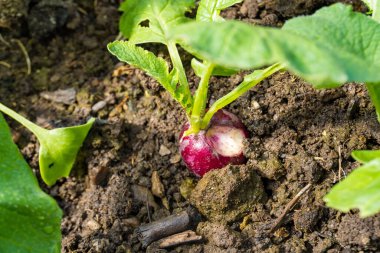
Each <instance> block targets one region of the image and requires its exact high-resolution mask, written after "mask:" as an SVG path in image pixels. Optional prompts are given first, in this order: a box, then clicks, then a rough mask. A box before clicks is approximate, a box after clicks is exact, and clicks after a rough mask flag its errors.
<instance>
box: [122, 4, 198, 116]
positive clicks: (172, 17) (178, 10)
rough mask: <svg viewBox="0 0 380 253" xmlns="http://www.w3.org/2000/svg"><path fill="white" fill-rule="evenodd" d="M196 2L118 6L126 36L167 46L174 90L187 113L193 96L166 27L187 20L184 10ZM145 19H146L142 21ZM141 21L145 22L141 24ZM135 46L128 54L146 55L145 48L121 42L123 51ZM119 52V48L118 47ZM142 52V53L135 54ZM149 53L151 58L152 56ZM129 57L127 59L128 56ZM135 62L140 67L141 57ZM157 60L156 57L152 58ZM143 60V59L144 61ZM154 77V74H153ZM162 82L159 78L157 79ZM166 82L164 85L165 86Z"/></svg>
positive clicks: (131, 40) (134, 42)
mask: <svg viewBox="0 0 380 253" xmlns="http://www.w3.org/2000/svg"><path fill="white" fill-rule="evenodd" d="M194 4H195V2H194V0H154V1H152V0H128V1H124V2H123V3H122V5H121V6H120V10H122V11H123V15H122V16H121V18H120V23H119V27H120V31H121V32H122V34H123V35H124V36H125V37H126V38H128V39H129V42H130V43H132V44H140V43H148V42H157V43H163V44H165V45H166V46H167V47H168V50H169V54H170V57H171V60H172V63H173V68H174V69H175V70H176V72H177V75H178V79H177V82H179V84H178V85H177V84H170V85H177V86H178V87H177V88H176V89H175V92H180V93H181V94H182V96H183V98H179V96H177V97H176V99H177V101H180V103H181V105H182V106H183V107H184V108H185V109H186V112H187V114H188V115H189V114H190V112H191V108H192V106H193V97H192V95H191V92H190V89H189V84H188V82H187V79H186V73H185V71H184V69H183V66H182V62H181V58H180V56H179V54H178V51H177V48H176V46H175V43H174V41H173V40H172V39H170V38H169V37H168V34H169V30H170V28H171V27H173V26H178V25H179V24H182V23H185V22H187V21H188V20H189V19H188V18H187V17H185V13H186V12H187V11H189V10H190V9H191V8H192V7H193V6H194ZM144 22H145V23H144ZM142 23H144V25H145V26H143V25H142ZM128 49H131V50H134V51H133V52H130V53H129V55H135V56H136V57H141V58H144V59H145V58H146V56H147V55H148V54H147V52H146V51H144V50H138V49H136V50H135V48H133V47H132V45H130V46H124V55H125V54H128V53H127V52H125V50H128ZM118 52H121V51H118ZM138 54H141V55H138ZM153 58H154V57H153V56H150V59H153ZM129 60H130V59H129ZM133 62H134V63H135V64H134V66H136V67H138V68H141V67H144V66H141V67H140V65H139V64H141V63H142V62H141V61H138V60H133ZM155 62H157V61H155ZM145 63H146V62H145ZM145 63H142V64H143V65H145ZM153 77H154V76H153ZM172 80H174V79H172ZM160 83H161V82H160ZM168 87H169V86H166V87H165V88H166V89H168Z"/></svg>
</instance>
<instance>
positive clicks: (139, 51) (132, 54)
mask: <svg viewBox="0 0 380 253" xmlns="http://www.w3.org/2000/svg"><path fill="white" fill-rule="evenodd" d="M108 50H109V51H110V52H111V53H112V54H113V55H115V56H116V57H117V58H118V59H119V60H120V61H123V62H127V63H128V64H130V65H132V66H135V67H138V68H140V69H142V70H144V71H145V72H146V73H147V74H148V75H150V76H151V77H153V78H154V79H156V80H157V82H159V83H160V84H161V85H162V86H163V87H164V88H165V89H166V90H167V91H168V92H169V93H170V94H171V95H172V97H173V98H174V99H175V100H177V101H178V102H179V103H180V104H181V105H182V106H183V107H185V108H186V106H187V105H188V104H189V101H190V100H191V99H192V98H191V94H190V93H187V92H183V91H182V90H180V89H179V87H177V82H178V75H177V72H176V70H172V71H171V72H170V73H169V67H168V64H167V63H166V61H165V60H164V59H162V58H160V57H157V56H155V55H154V54H153V53H151V52H149V51H146V50H144V49H143V48H141V47H137V46H135V45H134V44H132V43H131V42H128V41H115V42H112V43H110V44H108Z"/></svg>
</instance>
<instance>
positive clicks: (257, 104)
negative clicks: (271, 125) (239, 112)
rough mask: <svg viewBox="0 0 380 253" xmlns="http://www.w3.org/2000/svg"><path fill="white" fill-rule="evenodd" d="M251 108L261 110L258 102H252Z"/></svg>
mask: <svg viewBox="0 0 380 253" xmlns="http://www.w3.org/2000/svg"><path fill="white" fill-rule="evenodd" d="M251 106H252V108H253V109H255V110H257V109H259V108H260V104H259V103H258V102H257V101H256V100H252V102H251Z"/></svg>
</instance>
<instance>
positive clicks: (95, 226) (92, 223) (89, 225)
mask: <svg viewBox="0 0 380 253" xmlns="http://www.w3.org/2000/svg"><path fill="white" fill-rule="evenodd" d="M86 227H87V228H89V229H90V230H92V231H96V230H99V229H100V225H99V223H98V222H96V221H95V220H93V219H91V220H89V221H87V223H86Z"/></svg>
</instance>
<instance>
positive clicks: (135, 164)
mask: <svg viewBox="0 0 380 253" xmlns="http://www.w3.org/2000/svg"><path fill="white" fill-rule="evenodd" d="M2 2H4V1H0V4H3V3H2ZM15 2H18V3H20V1H15ZM21 2H22V1H21ZM25 2H29V1H25ZM41 2H43V3H41ZM41 2H40V3H38V4H37V3H36V1H31V2H30V4H29V5H28V6H29V8H30V10H29V12H28V13H29V14H28V15H29V16H28V17H26V16H25V13H24V15H10V14H9V15H8V16H9V17H11V18H12V19H11V20H6V22H5V21H3V23H2V24H3V28H2V29H3V30H1V34H2V36H3V39H4V41H5V42H4V41H1V42H0V61H1V62H2V63H5V64H0V70H1V71H0V94H1V102H2V103H4V104H6V105H8V106H10V107H12V108H13V109H15V110H16V111H18V112H20V113H21V114H23V115H25V116H27V118H29V119H30V120H32V121H34V122H37V123H38V124H40V125H42V126H44V127H47V128H53V127H61V126H68V125H75V124H80V123H83V122H85V121H86V119H88V118H89V117H90V116H94V117H97V118H98V120H97V123H96V124H95V126H94V127H93V129H92V130H91V132H90V134H89V136H88V138H87V140H86V142H85V144H84V146H83V148H82V149H81V151H80V154H79V156H78V159H77V162H76V165H75V167H74V169H73V171H72V173H71V175H70V177H69V178H66V179H62V180H60V181H59V182H58V183H57V184H56V185H55V186H53V187H51V188H47V187H46V186H45V185H44V184H43V183H41V187H42V188H43V189H44V190H45V191H46V192H48V193H49V194H50V195H51V196H53V197H54V198H55V199H56V200H57V201H58V203H59V205H60V206H61V208H62V209H63V211H64V217H63V220H62V235H63V242H62V252H145V251H148V252H359V251H361V252H380V226H379V223H380V216H379V215H375V216H373V217H371V218H366V219H360V218H359V216H358V214H357V212H355V211H354V212H351V213H348V214H343V213H340V212H337V211H335V210H332V209H329V208H327V207H326V206H325V205H324V202H323V201H322V197H323V196H324V195H325V194H326V192H328V191H329V189H330V188H331V187H332V185H334V183H336V182H337V181H338V180H339V177H338V175H339V161H340V160H341V164H342V166H341V167H342V169H343V172H342V174H343V175H346V174H348V173H349V172H350V171H351V170H352V169H354V168H356V167H357V166H358V163H356V162H355V161H354V160H353V159H352V158H351V156H350V153H351V151H352V150H355V149H376V148H379V146H380V131H379V130H380V127H379V124H378V122H377V120H376V115H375V111H374V108H373V106H372V105H371V103H370V101H369V98H368V94H367V92H366V90H365V87H364V86H363V85H361V84H353V83H351V84H346V85H344V86H342V87H341V88H337V89H331V90H315V89H313V88H312V87H311V86H310V85H309V84H307V83H305V82H304V81H303V80H300V79H299V78H297V77H295V76H293V75H291V74H289V73H287V72H284V73H278V74H275V75H274V76H273V77H271V78H269V79H267V80H265V81H263V82H262V83H261V84H260V85H258V86H256V87H255V88H254V89H252V90H251V91H249V92H248V93H247V94H246V95H244V96H243V97H241V98H240V99H238V100H237V101H236V102H234V103H233V104H231V105H230V106H229V107H228V108H227V109H228V110H230V111H231V112H233V113H236V114H237V115H238V116H239V117H240V118H241V119H242V121H243V122H244V123H245V125H246V126H247V128H248V130H249V132H250V138H249V140H248V141H247V143H246V150H245V154H246V156H247V158H248V161H247V163H246V164H245V165H241V166H228V167H227V168H224V169H222V170H219V171H215V172H213V174H212V175H210V176H206V177H204V178H203V179H202V180H201V184H199V185H198V186H197V187H196V188H195V190H193V192H192V193H191V196H190V197H189V196H188V195H186V194H184V193H185V192H187V193H188V192H189V191H188V189H187V190H186V191H185V189H184V188H183V187H184V185H192V184H191V183H189V182H191V181H194V182H197V181H198V180H199V179H197V178H195V177H194V176H193V175H191V173H190V172H189V171H188V170H187V169H186V167H185V166H184V164H183V163H182V162H181V160H180V156H179V153H178V148H177V147H178V140H177V136H178V134H179V130H180V127H179V126H181V125H182V124H183V123H184V122H185V120H186V117H185V115H184V113H183V111H182V109H181V108H180V107H179V105H178V104H176V103H175V102H174V101H173V100H172V99H171V98H170V97H169V95H168V93H166V92H165V91H164V90H163V89H162V88H161V87H160V86H159V85H158V84H157V83H156V82H154V81H153V80H152V79H151V78H149V77H148V76H146V75H145V74H144V73H143V72H141V71H140V70H137V69H135V68H132V67H129V66H126V65H124V64H121V63H118V62H117V60H116V59H115V58H114V57H112V56H111V55H110V54H109V53H108V52H107V50H106V44H107V43H108V42H110V41H113V40H114V39H115V38H116V37H117V35H118V18H119V13H118V11H117V8H118V5H119V1H116V0H108V1H107V0H98V1H89V0H87V1H80V3H72V2H71V1H62V2H59V1H55V2H54V4H52V3H51V1H41ZM57 2H59V3H61V4H57ZM332 2H334V1H332V0H328V1H325V0H316V1H311V0H292V1H282V0H275V1H258V0H245V1H244V2H243V3H242V4H238V5H236V6H235V7H232V8H230V9H229V10H227V11H224V12H223V13H222V14H223V16H225V17H226V18H235V19H240V20H244V21H247V22H250V23H257V24H262V25H268V26H281V25H282V24H283V22H284V21H285V20H286V19H288V18H290V17H293V16H298V15H303V14H309V13H312V12H313V11H315V10H316V9H318V8H320V7H321V6H325V5H328V4H331V3H332ZM344 2H346V3H349V4H352V5H353V6H354V8H355V9H356V10H359V11H363V12H364V11H366V9H365V7H364V6H363V5H361V4H360V2H359V1H344ZM31 9H34V10H33V11H32V10H31ZM49 10H51V11H49ZM1 11H2V10H0V12H1ZM32 13H35V15H37V16H35V17H33V16H32V17H31V16H30V15H32ZM41 13H42V14H41ZM44 13H45V14H46V15H51V18H53V19H54V20H56V22H54V25H53V24H51V23H48V24H46V26H45V27H44V26H43V24H41V23H39V22H38V20H41V22H42V21H43V20H45V19H43V18H41V19H39V18H38V17H39V16H38V15H43V14H44ZM33 15H34V14H33ZM0 17H3V18H4V17H5V18H6V17H7V13H1V15H0ZM15 18H16V19H18V20H17V22H18V24H22V25H16V26H10V25H7V27H5V25H4V24H11V23H12V22H15V21H14V19H15ZM51 18H50V19H49V20H52V19H51ZM45 23H46V22H45ZM28 25H29V27H28ZM11 27H13V28H11ZM36 27H40V28H39V29H36ZM43 28H45V29H43ZM17 40H19V41H20V42H22V44H23V45H24V46H25V48H26V49H27V51H28V53H29V57H30V60H31V73H30V74H29V75H28V74H27V68H26V63H25V57H24V55H23V53H22V51H21V50H20V48H19V47H18V46H17V45H18V44H17V43H16V41H17ZM152 50H154V51H155V52H156V53H158V54H159V55H162V56H165V55H166V51H165V50H164V48H162V47H154V48H152ZM185 56H186V57H184V58H185V60H186V61H185V66H186V67H187V68H188V69H189V61H188V60H189V59H190V58H189V57H188V56H187V55H185ZM8 64H9V66H8ZM188 74H189V76H190V84H191V87H192V89H193V90H194V89H195V87H196V83H197V82H198V79H197V78H196V77H195V76H194V74H193V73H192V72H191V71H189V73H188ZM241 80H242V74H240V75H236V76H234V77H231V78H216V77H213V78H212V80H211V90H210V102H213V101H215V100H216V99H217V98H219V97H221V96H222V95H223V94H225V93H226V92H228V91H229V90H231V89H232V88H233V87H234V86H235V85H236V84H237V83H239V81H241ZM70 88H74V89H75V93H74V94H73V93H72V90H70V91H67V90H68V89H70ZM57 90H63V91H64V92H63V94H64V95H63V96H65V94H66V95H67V94H69V95H70V96H73V97H72V98H70V99H66V100H65V99H63V100H62V99H61V98H59V99H57V97H56V96H54V94H56V93H46V92H47V91H48V92H55V91H57ZM61 92H62V91H61ZM61 95H62V93H61ZM9 122H10V124H11V127H12V129H13V135H14V139H15V140H16V142H17V144H18V145H19V147H20V149H21V150H22V153H23V154H24V157H25V158H26V160H27V161H28V162H29V164H30V165H31V167H32V169H33V171H34V173H35V174H36V176H37V177H38V178H39V177H40V176H39V171H38V153H37V152H38V143H37V141H36V138H35V137H34V136H33V135H31V134H30V133H29V132H27V131H26V130H25V129H24V128H22V127H20V126H19V125H18V124H16V123H15V122H13V121H11V120H9ZM154 171H157V173H158V175H159V178H160V180H161V182H162V184H163V186H164V196H161V197H156V196H153V195H152V193H151V188H152V181H151V177H152V174H153V172H154ZM229 173H234V179H233V180H223V179H221V180H219V181H215V180H217V178H218V176H224V177H226V176H229V175H230V174H229ZM40 181H41V180H40ZM184 182H185V183H184ZM216 182H217V183H216ZM308 183H312V187H311V189H310V190H309V191H308V192H307V193H305V194H304V195H303V196H302V197H301V199H300V200H299V202H298V203H297V205H296V206H295V208H294V210H292V211H291V212H290V213H289V215H287V216H286V217H285V219H284V222H283V224H282V225H281V226H280V228H279V229H278V230H276V231H275V232H274V233H272V234H268V228H270V227H271V226H273V224H274V221H275V219H276V218H277V217H278V216H280V214H281V213H282V211H283V209H284V207H285V206H286V205H287V203H288V202H289V201H290V200H291V199H292V198H293V197H294V196H295V195H296V194H297V193H298V192H299V191H300V190H301V189H302V188H303V187H304V186H305V185H307V184H308ZM219 184H220V185H219ZM181 185H182V186H181ZM214 186H215V187H214ZM215 188H216V189H218V190H215V192H214V193H212V192H211V193H210V189H215ZM244 189H246V191H245V190H244ZM181 193H182V194H181ZM247 193H255V194H256V193H259V195H260V196H259V197H258V196H256V197H255V196H250V195H249V194H247ZM184 196H185V197H186V198H185V197H184ZM190 204H193V205H195V206H196V207H197V208H198V209H199V211H200V212H202V214H203V215H204V216H203V219H202V222H201V223H199V225H198V227H197V228H196V231H197V233H198V234H200V235H202V236H203V237H204V240H203V241H202V242H200V243H193V244H189V245H185V246H179V247H175V248H171V249H170V250H158V249H157V248H155V247H154V245H152V246H151V247H148V249H143V248H142V246H141V243H140V242H139V241H138V239H137V235H136V234H135V233H134V230H135V228H136V227H137V226H138V225H139V224H142V223H147V222H150V221H154V220H157V219H160V218H163V217H167V216H168V215H170V214H172V213H176V212H179V211H181V210H184V209H186V208H187V207H188V206H189V205H190ZM215 205H216V206H217V208H214V207H215ZM218 205H219V206H220V207H218ZM205 210H206V211H205Z"/></svg>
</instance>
